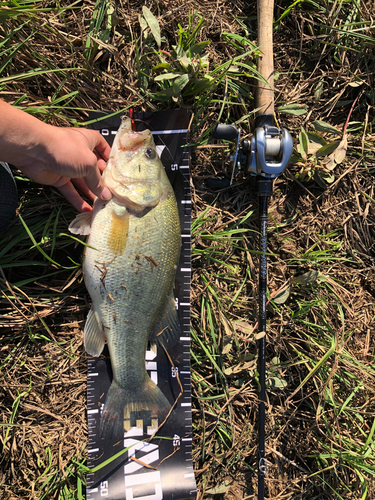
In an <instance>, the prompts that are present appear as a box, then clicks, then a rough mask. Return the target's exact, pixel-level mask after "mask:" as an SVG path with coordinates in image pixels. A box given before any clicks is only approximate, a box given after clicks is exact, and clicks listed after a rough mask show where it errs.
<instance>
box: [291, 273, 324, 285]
mask: <svg viewBox="0 0 375 500" xmlns="http://www.w3.org/2000/svg"><path fill="white" fill-rule="evenodd" d="M318 276H319V271H315V270H311V271H307V273H304V274H301V275H300V276H295V277H294V278H293V283H299V284H300V285H307V284H308V283H313V282H314V281H315V280H316V279H317V277H318Z"/></svg>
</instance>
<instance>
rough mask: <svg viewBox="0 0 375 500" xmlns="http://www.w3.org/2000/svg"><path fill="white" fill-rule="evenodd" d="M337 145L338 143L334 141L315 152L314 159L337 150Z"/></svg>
mask: <svg viewBox="0 0 375 500" xmlns="http://www.w3.org/2000/svg"><path fill="white" fill-rule="evenodd" d="M338 145H339V141H334V142H330V143H328V144H326V145H325V146H323V147H321V148H320V149H319V150H318V151H317V152H316V157H317V158H321V157H322V156H328V155H330V154H331V153H333V151H334V150H335V149H336V148H337V146H338Z"/></svg>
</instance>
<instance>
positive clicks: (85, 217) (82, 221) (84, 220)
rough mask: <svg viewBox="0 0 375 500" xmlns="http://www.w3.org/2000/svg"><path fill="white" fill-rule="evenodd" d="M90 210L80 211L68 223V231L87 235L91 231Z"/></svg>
mask: <svg viewBox="0 0 375 500" xmlns="http://www.w3.org/2000/svg"><path fill="white" fill-rule="evenodd" d="M91 222H92V212H82V213H81V214H78V215H77V217H76V218H75V219H73V220H72V222H71V223H70V224H69V227H68V229H69V231H70V232H71V233H73V234H81V235H83V236H87V235H88V234H90V231H91Z"/></svg>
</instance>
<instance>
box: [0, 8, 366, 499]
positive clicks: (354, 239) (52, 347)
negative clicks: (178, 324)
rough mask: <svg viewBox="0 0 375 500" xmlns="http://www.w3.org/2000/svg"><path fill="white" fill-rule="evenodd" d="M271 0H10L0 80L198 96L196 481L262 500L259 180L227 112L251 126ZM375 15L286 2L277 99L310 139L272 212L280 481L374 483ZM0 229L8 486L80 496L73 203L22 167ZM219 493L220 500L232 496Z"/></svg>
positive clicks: (194, 110) (52, 97)
mask: <svg viewBox="0 0 375 500" xmlns="http://www.w3.org/2000/svg"><path fill="white" fill-rule="evenodd" d="M255 12H256V5H255V2H248V3H246V2H242V1H240V2H236V3H235V4H229V3H228V2H223V1H221V0H220V1H219V2H216V3H214V4H213V3H212V2H208V1H206V0H204V1H202V2H200V3H199V5H198V4H194V3H192V2H189V1H188V2H183V3H182V4H181V5H176V4H174V3H171V2H168V1H167V0H165V1H162V2H159V3H150V2H146V3H145V4H144V3H142V2H138V1H132V2H130V3H127V4H124V3H122V2H119V3H115V2H111V1H109V0H95V1H90V2H85V3H82V2H71V3H69V2H67V1H62V2H49V1H46V2H29V1H27V0H25V1H20V0H19V1H17V2H16V1H15V0H10V1H3V2H0V21H1V22H0V51H1V59H0V60H1V63H0V68H1V71H0V97H1V98H3V99H5V100H7V101H8V102H11V103H12V104H13V105H15V106H17V107H19V108H21V109H23V110H25V111H26V112H28V113H32V114H34V115H35V116H37V117H38V118H40V119H41V120H44V121H47V122H49V123H52V124H55V125H71V126H82V125H84V126H86V125H88V124H89V118H88V111H89V110H91V109H103V110H107V111H111V112H112V113H122V112H124V111H125V110H127V109H128V108H129V107H131V106H134V107H135V108H136V109H143V110H156V109H165V108H169V107H179V106H184V107H187V108H188V109H189V110H190V113H191V117H192V122H191V155H192V179H191V185H192V202H193V211H194V220H193V223H192V241H193V249H192V268H193V274H192V289H191V299H192V300H191V303H192V306H191V307H192V309H191V313H192V319H191V334H192V352H191V357H192V385H193V431H194V452H193V458H194V467H195V473H196V479H197V484H198V497H199V498H200V499H202V498H225V499H235V498H249V499H250V498H255V497H254V495H255V491H256V478H257V472H256V471H257V461H258V455H257V405H258V373H257V345H256V341H257V338H258V334H259V332H258V330H257V293H258V291H257V280H258V268H257V266H258V255H259V252H258V241H257V238H258V228H257V213H258V205H257V196H256V193H255V186H254V181H253V179H251V178H249V177H247V176H246V174H245V173H244V172H240V173H239V174H238V175H237V176H236V178H235V182H234V184H233V185H232V186H231V187H230V188H225V189H222V190H219V191H218V192H213V191H210V190H209V189H208V188H207V187H206V185H205V179H206V178H207V177H210V176H213V175H215V174H217V173H222V172H225V173H226V174H227V175H230V174H231V172H230V165H229V154H230V149H231V145H230V144H228V143H224V144H221V143H217V141H214V140H212V139H211V137H210V131H211V129H212V127H213V125H214V124H215V123H216V121H217V120H220V121H222V122H225V123H237V124H239V125H240V126H241V127H242V129H243V131H244V134H248V133H249V132H250V130H251V126H252V125H253V115H254V112H255V109H254V101H253V86H254V83H255V80H256V79H257V78H261V77H260V75H258V74H257V72H256V59H257V57H259V54H260V53H261V47H260V48H258V47H257V45H256V29H255V26H256V16H255ZM372 26H373V12H372V3H371V2H368V1H366V0H355V1H350V2H348V1H345V0H344V1H333V0H314V1H310V0H301V1H296V2H292V1H281V2H279V3H278V4H277V6H276V8H275V17H274V32H275V46H274V47H275V69H276V93H275V97H276V110H277V120H278V121H279V122H280V125H282V126H285V127H287V128H288V129H289V130H290V131H291V132H292V135H293V137H294V140H295V146H296V149H295V152H294V157H293V162H292V163H291V165H290V166H289V168H288V169H287V170H286V171H285V173H284V174H283V175H282V176H281V177H280V178H279V179H278V180H277V181H276V182H275V186H274V188H275V189H274V196H273V198H272V202H271V206H270V211H269V246H268V263H269V269H268V279H269V289H268V299H269V300H268V335H267V422H266V436H267V450H266V453H267V460H268V464H269V471H268V474H267V480H266V488H267V498H274V499H281V498H283V499H297V498H298V499H306V500H310V499H311V500H312V499H318V498H319V499H324V498H326V499H332V498H335V499H353V500H354V499H355V500H358V499H364V500H365V499H367V500H370V499H372V498H374V497H375V489H374V484H375V483H374V476H375V420H374V415H375V407H374V406H375V403H374V402H375V394H374V392H375V369H374V349H375V344H374V336H373V332H374V318H375V308H374V294H375V286H374V278H375V269H374V252H375V248H374V243H373V242H374V237H375V234H374V227H375V226H374V208H375V205H374V203H375V202H374V200H375V194H374V187H373V173H374V171H375V164H374V146H373V144H374V136H373V129H372V124H373V121H374V114H373V104H374V93H373V90H372V89H373V88H374V85H373V74H374V55H373V46H374V42H373V33H372V31H373V27H372ZM15 175H16V180H17V184H18V189H19V207H18V210H17V216H16V218H15V219H14V221H13V223H12V225H11V226H10V228H9V229H8V230H7V231H6V232H5V233H4V234H3V235H2V236H1V244H0V273H1V279H0V281H1V298H0V304H1V312H0V314H1V327H2V328H1V330H2V332H1V337H0V349H1V357H0V367H1V368H0V376H1V397H2V403H3V404H2V411H1V426H0V482H1V485H2V486H1V495H0V498H35V499H38V500H41V499H47V498H48V499H49V498H56V499H58V498H59V499H83V498H85V476H84V473H85V470H86V469H85V459H86V453H87V445H86V442H87V426H86V415H85V398H86V393H85V389H86V357H85V353H84V348H83V346H82V330H83V325H84V321H85V316H86V313H87V298H86V292H85V289H84V285H83V281H82V273H81V264H80V263H81V254H82V249H83V243H82V242H81V241H79V240H77V239H76V238H74V237H72V236H71V235H69V234H68V231H67V226H68V224H69V222H70V221H71V220H72V219H73V218H74V215H75V214H74V210H73V209H72V208H71V207H70V206H68V204H67V203H66V202H65V200H64V199H63V198H62V197H61V196H60V195H59V194H58V193H56V192H55V191H53V190H51V189H50V188H47V187H44V188H42V187H40V186H38V185H36V184H35V183H33V182H31V181H30V180H28V179H25V178H24V177H23V176H22V175H21V174H20V173H19V172H16V171H15ZM219 495H220V496H219Z"/></svg>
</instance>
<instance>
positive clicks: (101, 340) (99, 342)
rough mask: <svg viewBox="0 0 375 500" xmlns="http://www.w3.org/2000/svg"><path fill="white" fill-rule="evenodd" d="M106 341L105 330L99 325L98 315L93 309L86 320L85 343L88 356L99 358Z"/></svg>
mask: <svg viewBox="0 0 375 500" xmlns="http://www.w3.org/2000/svg"><path fill="white" fill-rule="evenodd" d="M105 341H106V338H105V335H104V332H103V329H102V328H101V327H100V325H99V321H98V318H97V315H96V313H95V312H94V311H93V309H92V308H91V309H90V312H89V314H88V316H87V319H86V324H85V330H84V341H83V342H84V345H85V349H86V352H87V354H90V356H99V355H100V354H101V352H102V350H103V349H104V344H105Z"/></svg>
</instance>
